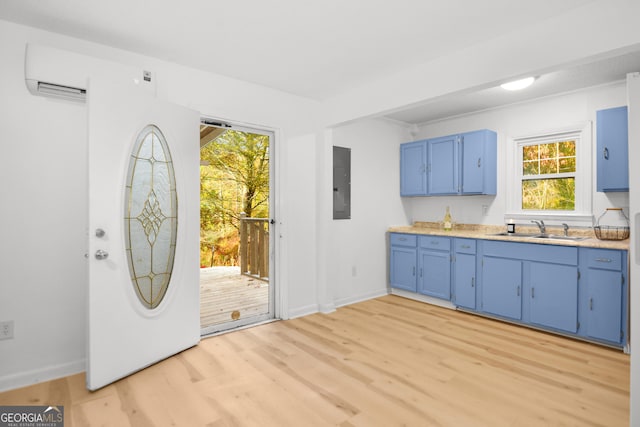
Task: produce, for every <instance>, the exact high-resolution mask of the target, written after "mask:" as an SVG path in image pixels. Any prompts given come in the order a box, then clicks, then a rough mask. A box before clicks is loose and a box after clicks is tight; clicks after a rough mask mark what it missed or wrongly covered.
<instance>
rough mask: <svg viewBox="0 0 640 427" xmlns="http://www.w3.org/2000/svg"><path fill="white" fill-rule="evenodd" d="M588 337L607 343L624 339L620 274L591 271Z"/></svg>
mask: <svg viewBox="0 0 640 427" xmlns="http://www.w3.org/2000/svg"><path fill="white" fill-rule="evenodd" d="M587 296H588V303H587V304H588V316H587V319H588V322H587V335H588V336H590V337H592V338H597V339H601V340H606V341H613V342H620V340H621V339H622V303H621V301H622V284H621V278H620V273H619V272H616V271H606V270H593V269H592V270H590V271H589V277H588V283H587Z"/></svg>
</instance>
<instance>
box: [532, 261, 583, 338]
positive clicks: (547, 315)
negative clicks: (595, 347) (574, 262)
mask: <svg viewBox="0 0 640 427" xmlns="http://www.w3.org/2000/svg"><path fill="white" fill-rule="evenodd" d="M529 277H530V286H529V295H528V298H529V302H530V309H531V312H530V320H531V323H535V324H538V325H541V326H547V327H551V328H556V329H560V330H563V331H567V332H571V333H575V332H577V331H578V268H577V267H575V266H568V265H556V264H543V263H539V262H532V263H531V264H530V276H529Z"/></svg>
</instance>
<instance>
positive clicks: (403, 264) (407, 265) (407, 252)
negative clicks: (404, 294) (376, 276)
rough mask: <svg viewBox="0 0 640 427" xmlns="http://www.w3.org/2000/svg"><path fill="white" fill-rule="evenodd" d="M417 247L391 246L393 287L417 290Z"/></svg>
mask: <svg viewBox="0 0 640 427" xmlns="http://www.w3.org/2000/svg"><path fill="white" fill-rule="evenodd" d="M416 253H417V251H416V249H415V248H405V247H393V246H392V247H391V260H390V276H391V277H390V279H391V287H393V288H398V289H403V290H405V291H411V292H416V270H417V268H416Z"/></svg>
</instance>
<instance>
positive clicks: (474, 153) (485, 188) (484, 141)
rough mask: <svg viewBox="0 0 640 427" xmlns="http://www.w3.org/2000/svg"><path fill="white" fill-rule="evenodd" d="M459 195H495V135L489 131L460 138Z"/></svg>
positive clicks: (469, 133)
mask: <svg viewBox="0 0 640 427" xmlns="http://www.w3.org/2000/svg"><path fill="white" fill-rule="evenodd" d="M460 144H461V147H462V150H461V151H462V152H461V156H462V158H461V164H462V167H461V171H460V172H461V178H460V179H461V185H460V192H461V194H496V162H497V145H496V144H497V135H496V133H495V132H492V131H490V130H480V131H475V132H467V133H463V134H462V136H461V137H460Z"/></svg>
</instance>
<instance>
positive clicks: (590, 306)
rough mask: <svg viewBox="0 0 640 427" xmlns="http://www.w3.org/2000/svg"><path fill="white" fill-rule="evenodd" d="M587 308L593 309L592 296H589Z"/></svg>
mask: <svg viewBox="0 0 640 427" xmlns="http://www.w3.org/2000/svg"><path fill="white" fill-rule="evenodd" d="M589 310H592V311H593V298H589Z"/></svg>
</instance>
